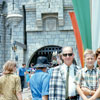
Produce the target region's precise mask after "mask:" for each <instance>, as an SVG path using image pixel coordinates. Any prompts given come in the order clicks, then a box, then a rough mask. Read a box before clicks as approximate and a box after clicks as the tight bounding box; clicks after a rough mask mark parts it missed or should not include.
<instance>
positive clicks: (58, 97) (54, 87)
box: [49, 64, 78, 100]
mask: <svg viewBox="0 0 100 100" xmlns="http://www.w3.org/2000/svg"><path fill="white" fill-rule="evenodd" d="M63 66H64V64H62V65H60V66H58V67H55V68H54V70H53V73H52V76H51V79H50V87H49V100H65V90H66V77H65V74H64V69H63ZM74 67H75V68H74V69H75V71H76V70H77V69H78V68H77V66H74ZM66 71H67V70H66Z"/></svg>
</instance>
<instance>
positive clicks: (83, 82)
mask: <svg viewBox="0 0 100 100" xmlns="http://www.w3.org/2000/svg"><path fill="white" fill-rule="evenodd" d="M99 81H100V72H99V70H98V69H97V68H95V67H94V68H93V69H91V70H90V69H88V68H87V67H84V68H83V69H81V70H80V71H79V72H78V73H77V75H76V79H75V83H76V84H78V85H80V86H81V87H86V88H89V89H90V90H97V88H98V87H99Z"/></svg>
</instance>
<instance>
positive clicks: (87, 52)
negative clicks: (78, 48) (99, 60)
mask: <svg viewBox="0 0 100 100" xmlns="http://www.w3.org/2000/svg"><path fill="white" fill-rule="evenodd" d="M87 54H91V55H93V56H94V57H95V53H94V52H93V51H92V50H91V49H86V50H85V52H84V58H85V57H86V56H87Z"/></svg>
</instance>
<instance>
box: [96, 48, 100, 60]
mask: <svg viewBox="0 0 100 100" xmlns="http://www.w3.org/2000/svg"><path fill="white" fill-rule="evenodd" d="M95 54H96V58H97V57H98V55H99V54H100V48H98V49H97V50H96V52H95Z"/></svg>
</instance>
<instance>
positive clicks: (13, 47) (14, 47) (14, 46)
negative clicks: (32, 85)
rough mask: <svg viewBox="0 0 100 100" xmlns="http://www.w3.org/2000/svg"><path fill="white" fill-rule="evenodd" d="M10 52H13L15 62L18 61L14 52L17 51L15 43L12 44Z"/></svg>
mask: <svg viewBox="0 0 100 100" xmlns="http://www.w3.org/2000/svg"><path fill="white" fill-rule="evenodd" d="M12 50H13V51H14V59H15V61H18V56H17V55H16V51H17V46H16V41H14V42H13V46H12Z"/></svg>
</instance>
